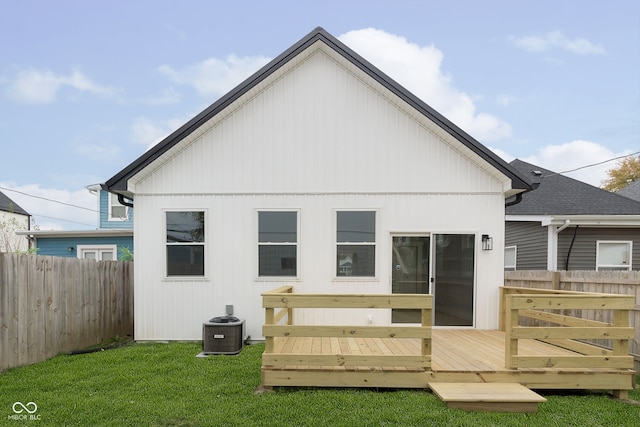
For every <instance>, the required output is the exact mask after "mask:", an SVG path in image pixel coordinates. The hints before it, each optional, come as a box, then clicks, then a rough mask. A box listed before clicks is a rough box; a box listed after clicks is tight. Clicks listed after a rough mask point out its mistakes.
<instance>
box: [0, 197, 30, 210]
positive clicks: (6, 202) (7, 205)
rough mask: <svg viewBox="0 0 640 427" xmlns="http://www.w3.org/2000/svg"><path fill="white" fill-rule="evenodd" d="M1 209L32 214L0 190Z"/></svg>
mask: <svg viewBox="0 0 640 427" xmlns="http://www.w3.org/2000/svg"><path fill="white" fill-rule="evenodd" d="M0 211H4V212H11V213H16V214H20V215H28V216H31V215H30V214H29V212H27V211H25V210H24V209H22V208H21V207H20V206H19V205H18V204H17V203H16V202H14V201H13V200H11V199H10V198H9V197H8V196H7V195H5V194H4V193H3V192H2V191H0Z"/></svg>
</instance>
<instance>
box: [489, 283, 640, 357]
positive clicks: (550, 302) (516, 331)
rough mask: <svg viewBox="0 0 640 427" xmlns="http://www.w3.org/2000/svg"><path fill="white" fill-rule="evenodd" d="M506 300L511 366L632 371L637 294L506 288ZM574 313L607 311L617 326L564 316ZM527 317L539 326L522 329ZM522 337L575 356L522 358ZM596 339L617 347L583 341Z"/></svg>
mask: <svg viewBox="0 0 640 427" xmlns="http://www.w3.org/2000/svg"><path fill="white" fill-rule="evenodd" d="M501 296H502V300H503V314H504V318H503V321H502V322H501V325H503V326H504V333H505V364H506V367H507V368H509V369H516V368H572V367H579V368H614V369H618V368H619V369H633V358H632V357H631V356H629V340H630V339H632V338H633V328H631V327H630V326H629V310H630V309H632V308H633V306H634V298H633V296H631V295H612V294H597V293H582V292H568V291H553V290H540V289H522V288H507V287H504V288H502V289H501ZM573 309H580V310H608V311H610V312H611V316H610V317H611V319H612V322H611V323H608V322H601V321H596V320H589V319H582V318H577V317H573V316H570V315H566V314H563V313H566V312H567V310H573ZM523 318H528V319H535V320H537V321H539V323H537V324H534V325H529V326H523V325H522V324H521V323H520V320H521V319H523ZM521 339H535V340H539V341H543V342H547V343H549V344H553V345H555V346H557V347H562V348H566V349H568V350H571V351H573V352H575V355H571V356H551V355H547V354H536V355H530V354H528V355H521V354H519V351H518V341H519V340H521ZM594 339H606V340H610V341H611V342H612V349H611V350H608V349H605V348H602V347H599V346H595V345H593V344H589V343H586V342H583V340H594Z"/></svg>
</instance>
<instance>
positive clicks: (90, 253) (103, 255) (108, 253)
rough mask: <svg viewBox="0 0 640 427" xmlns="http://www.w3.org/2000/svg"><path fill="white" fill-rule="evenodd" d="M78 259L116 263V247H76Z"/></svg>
mask: <svg viewBox="0 0 640 427" xmlns="http://www.w3.org/2000/svg"><path fill="white" fill-rule="evenodd" d="M77 249H78V258H85V259H95V260H96V261H116V260H117V257H116V253H117V248H116V245H78V248H77Z"/></svg>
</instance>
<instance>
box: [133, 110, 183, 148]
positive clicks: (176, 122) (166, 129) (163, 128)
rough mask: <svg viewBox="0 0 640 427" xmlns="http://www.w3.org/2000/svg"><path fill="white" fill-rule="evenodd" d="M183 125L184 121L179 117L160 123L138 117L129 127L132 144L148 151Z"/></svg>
mask: <svg viewBox="0 0 640 427" xmlns="http://www.w3.org/2000/svg"><path fill="white" fill-rule="evenodd" d="M184 123H185V119H184V118H180V117H176V118H173V119H170V120H165V121H160V122H158V121H156V122H154V121H152V120H150V119H148V118H146V117H138V118H137V119H135V120H134V121H133V124H132V125H131V138H132V139H133V141H134V142H136V143H138V144H142V145H144V146H146V147H147V150H148V149H149V148H151V147H153V146H154V145H156V144H157V143H159V142H160V141H162V140H163V139H164V138H166V137H167V136H169V134H171V132H173V131H175V130H176V129H178V128H179V127H180V126H182V125H183V124H184Z"/></svg>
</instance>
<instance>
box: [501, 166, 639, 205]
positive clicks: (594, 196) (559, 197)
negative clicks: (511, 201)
mask: <svg viewBox="0 0 640 427" xmlns="http://www.w3.org/2000/svg"><path fill="white" fill-rule="evenodd" d="M510 165H511V166H513V167H514V168H515V169H517V170H519V171H520V172H522V173H523V174H525V175H528V176H529V177H531V178H532V179H534V180H536V181H537V180H539V182H540V186H539V187H538V188H537V189H536V190H534V191H530V192H528V193H525V194H523V195H522V201H521V202H520V203H518V204H516V205H513V206H508V207H507V208H506V214H507V215H640V201H636V200H632V199H629V198H627V197H624V196H621V195H619V194H616V193H612V192H610V191H606V190H603V189H601V188H598V187H594V186H593V185H589V184H586V183H584V182H582V181H578V180H576V179H573V178H569V177H566V176H564V175H560V174H557V173H555V172H552V171H550V170H547V169H543V168H541V167H539V166H535V165H532V164H530V163H526V162H523V161H522V160H518V159H516V160H514V161H512V162H511V163H510ZM533 171H540V172H541V173H542V175H541V176H540V177H537V178H536V177H535V175H534V174H533Z"/></svg>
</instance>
